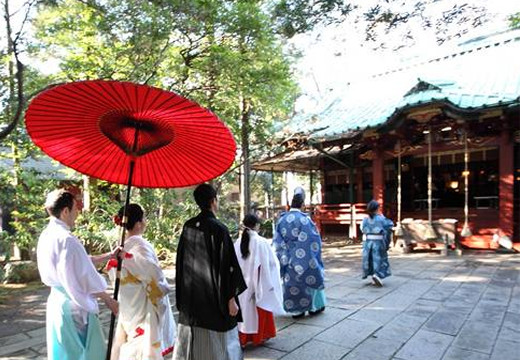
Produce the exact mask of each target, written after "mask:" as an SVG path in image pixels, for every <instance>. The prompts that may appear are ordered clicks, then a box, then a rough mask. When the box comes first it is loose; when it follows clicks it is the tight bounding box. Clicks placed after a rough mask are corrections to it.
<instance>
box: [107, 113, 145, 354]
mask: <svg viewBox="0 0 520 360" xmlns="http://www.w3.org/2000/svg"><path fill="white" fill-rule="evenodd" d="M134 126H135V134H134V143H133V145H132V154H131V158H130V167H129V170H128V183H127V187H126V198H125V206H124V208H123V218H122V219H121V227H122V228H123V229H122V231H121V241H120V242H119V246H120V247H121V248H124V246H125V235H126V227H125V226H126V224H127V223H128V216H127V214H126V209H127V208H128V205H130V191H131V190H132V178H133V176H134V167H135V157H134V156H135V155H134V154H135V153H136V152H137V143H138V140H139V127H140V125H139V123H135V124H134ZM122 265H123V258H122V257H121V256H120V254H118V255H117V271H116V280H115V283H114V300H117V298H118V295H119V286H120V283H121V267H122ZM115 324H116V315H115V314H114V313H112V314H111V316H110V330H109V331H108V345H107V356H106V360H110V357H111V354H112V342H113V340H114V330H115Z"/></svg>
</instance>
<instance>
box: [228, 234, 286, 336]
mask: <svg viewBox="0 0 520 360" xmlns="http://www.w3.org/2000/svg"><path fill="white" fill-rule="evenodd" d="M249 236H250V240H249V251H250V254H249V256H248V257H247V258H246V259H244V258H242V253H241V252H240V243H241V239H238V240H237V241H236V242H235V252H236V254H237V259H238V263H239V264H240V268H241V270H242V275H243V276H244V280H245V281H246V284H247V289H246V291H244V292H243V293H242V294H240V295H239V296H238V301H239V303H240V310H241V311H242V318H243V320H244V321H243V322H239V323H238V330H239V331H240V332H241V333H243V334H256V333H257V332H258V312H257V310H256V307H259V308H261V309H264V310H266V311H270V312H272V313H274V314H285V312H284V310H283V305H282V303H283V295H282V285H281V280H280V264H279V262H278V259H277V258H276V255H275V254H274V252H273V250H272V249H271V246H270V245H269V243H268V241H267V239H265V238H263V237H261V236H260V235H258V233H257V232H256V231H253V230H249Z"/></svg>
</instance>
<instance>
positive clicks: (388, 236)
mask: <svg viewBox="0 0 520 360" xmlns="http://www.w3.org/2000/svg"><path fill="white" fill-rule="evenodd" d="M393 226H394V222H393V221H392V220H390V219H388V218H386V217H385V218H384V220H383V228H384V229H385V245H386V249H387V250H388V249H389V248H390V242H391V240H392V227H393Z"/></svg>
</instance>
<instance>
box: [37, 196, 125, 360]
mask: <svg viewBox="0 0 520 360" xmlns="http://www.w3.org/2000/svg"><path fill="white" fill-rule="evenodd" d="M45 208H46V210H47V212H48V213H49V215H50V216H51V218H50V220H49V224H48V225H47V227H46V228H45V230H44V231H43V232H42V234H41V235H40V239H39V240H38V248H37V261H38V270H39V272H40V277H41V279H42V281H43V283H45V285H47V286H50V287H51V293H50V295H49V298H48V299H47V314H46V315H47V321H46V324H47V326H46V327H47V356H48V359H49V360H91V359H92V360H94V359H96V360H97V359H103V358H104V357H105V355H106V354H105V353H106V344H105V338H104V335H103V332H102V329H101V325H100V323H99V320H98V317H97V313H98V311H99V308H98V303H97V298H98V297H99V298H101V299H102V300H103V301H104V302H105V304H106V305H107V306H108V307H109V308H110V310H111V311H112V312H114V313H117V310H118V303H117V301H115V300H114V299H112V298H111V297H110V295H109V294H108V293H106V292H105V290H106V288H107V284H106V281H105V279H104V278H103V277H102V276H101V275H100V274H99V273H98V272H97V271H96V268H95V267H94V262H95V263H98V262H103V261H105V260H107V259H108V258H109V257H111V256H114V255H115V254H104V255H99V256H96V257H89V256H88V255H87V253H86V251H85V248H84V247H83V245H82V244H81V243H80V241H79V240H78V238H77V237H75V236H74V235H72V233H71V231H70V229H71V228H72V227H73V226H74V223H75V221H76V218H77V216H78V212H79V209H78V204H77V202H76V200H75V199H74V195H72V194H71V193H70V192H68V191H66V190H55V191H53V192H51V193H50V194H49V195H48V196H47V201H46V203H45Z"/></svg>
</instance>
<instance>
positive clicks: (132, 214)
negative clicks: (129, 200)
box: [116, 204, 144, 230]
mask: <svg viewBox="0 0 520 360" xmlns="http://www.w3.org/2000/svg"><path fill="white" fill-rule="evenodd" d="M123 216H126V218H127V221H126V224H125V229H126V230H132V229H133V228H134V226H135V224H136V223H137V222H139V221H143V218H144V211H143V208H142V207H141V205H138V204H129V205H128V206H127V208H126V213H125V207H124V206H121V209H119V211H118V212H117V217H118V218H119V219H120V220H122V219H123ZM116 224H117V225H119V226H123V223H121V222H119V223H118V221H117V220H116Z"/></svg>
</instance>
